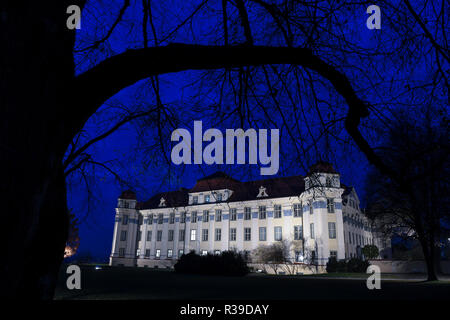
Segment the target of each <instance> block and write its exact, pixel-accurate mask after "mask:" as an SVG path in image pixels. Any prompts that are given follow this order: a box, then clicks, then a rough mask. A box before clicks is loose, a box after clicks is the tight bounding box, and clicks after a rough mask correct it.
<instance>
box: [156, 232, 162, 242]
mask: <svg viewBox="0 0 450 320" xmlns="http://www.w3.org/2000/svg"><path fill="white" fill-rule="evenodd" d="M161 239H162V230H158V232H157V233H156V241H161Z"/></svg>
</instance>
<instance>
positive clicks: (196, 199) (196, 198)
mask: <svg viewBox="0 0 450 320" xmlns="http://www.w3.org/2000/svg"><path fill="white" fill-rule="evenodd" d="M192 203H193V204H197V203H198V196H192Z"/></svg>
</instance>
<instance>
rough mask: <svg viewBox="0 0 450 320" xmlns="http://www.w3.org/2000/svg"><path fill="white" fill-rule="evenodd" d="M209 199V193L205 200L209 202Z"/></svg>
mask: <svg viewBox="0 0 450 320" xmlns="http://www.w3.org/2000/svg"><path fill="white" fill-rule="evenodd" d="M209 200H210V197H209V194H207V195H205V202H209Z"/></svg>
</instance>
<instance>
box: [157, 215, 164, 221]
mask: <svg viewBox="0 0 450 320" xmlns="http://www.w3.org/2000/svg"><path fill="white" fill-rule="evenodd" d="M163 218H164V215H163V214H162V213H160V214H158V224H162V223H163Z"/></svg>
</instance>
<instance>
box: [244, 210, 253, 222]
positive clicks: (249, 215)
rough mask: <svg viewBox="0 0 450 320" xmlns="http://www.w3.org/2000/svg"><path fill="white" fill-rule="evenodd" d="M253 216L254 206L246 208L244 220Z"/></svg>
mask: <svg viewBox="0 0 450 320" xmlns="http://www.w3.org/2000/svg"><path fill="white" fill-rule="evenodd" d="M251 218H252V208H249V207H245V208H244V220H250V219H251Z"/></svg>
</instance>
